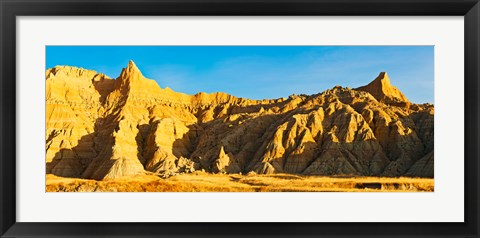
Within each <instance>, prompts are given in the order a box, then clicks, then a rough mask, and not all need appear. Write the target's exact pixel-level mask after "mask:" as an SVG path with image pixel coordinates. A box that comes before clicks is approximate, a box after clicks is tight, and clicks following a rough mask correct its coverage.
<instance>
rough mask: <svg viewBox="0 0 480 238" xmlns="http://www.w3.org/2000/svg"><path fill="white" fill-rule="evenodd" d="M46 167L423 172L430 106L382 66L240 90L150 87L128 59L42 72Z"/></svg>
mask: <svg viewBox="0 0 480 238" xmlns="http://www.w3.org/2000/svg"><path fill="white" fill-rule="evenodd" d="M46 87H47V89H46V104H47V110H46V124H47V125H46V126H47V130H46V163H47V166H46V169H47V173H52V174H55V175H58V176H64V177H79V178H91V179H97V180H106V179H114V178H118V177H122V176H130V175H135V174H140V173H158V174H168V173H178V172H191V171H194V170H199V169H203V170H205V171H207V172H212V173H249V172H251V171H253V172H255V173H259V174H270V173H293V174H304V175H325V176H413V177H433V167H434V155H433V149H434V143H433V135H434V134H433V133H434V124H433V122H434V121H433V120H434V119H433V118H434V106H433V105H430V104H414V103H411V102H409V101H408V99H407V98H406V97H405V96H404V95H403V94H402V93H401V92H400V90H398V89H397V88H396V87H394V86H392V85H391V84H390V80H389V78H388V75H387V74H386V73H384V72H382V73H380V75H379V76H378V77H377V78H376V79H375V80H374V81H372V82H371V83H370V84H368V85H366V86H363V87H359V88H357V89H350V88H343V87H340V86H336V87H334V88H333V89H329V90H326V91H324V92H322V93H319V94H315V95H291V96H290V97H289V98H280V99H275V100H249V99H244V98H238V97H234V96H232V95H228V94H225V93H213V94H206V93H198V94H195V95H187V94H182V93H177V92H174V91H173V90H171V89H169V88H160V87H159V86H158V85H157V83H156V82H155V81H153V80H150V79H147V78H145V77H144V76H143V75H142V73H141V72H140V70H139V69H138V68H137V66H136V65H135V64H134V63H133V62H132V61H130V62H129V64H128V66H127V67H126V68H124V69H123V70H122V73H121V75H120V76H119V77H118V78H117V79H111V78H108V77H107V76H105V75H104V74H100V73H97V72H95V71H91V70H86V69H81V68H76V67H70V66H57V67H54V68H51V69H48V70H47V71H46Z"/></svg>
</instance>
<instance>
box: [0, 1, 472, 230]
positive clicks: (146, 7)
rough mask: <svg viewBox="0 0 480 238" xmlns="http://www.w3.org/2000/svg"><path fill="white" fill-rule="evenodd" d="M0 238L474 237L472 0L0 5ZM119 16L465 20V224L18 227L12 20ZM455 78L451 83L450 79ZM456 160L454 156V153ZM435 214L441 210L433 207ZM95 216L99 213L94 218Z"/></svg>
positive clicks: (29, 225)
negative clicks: (391, 16) (42, 17)
mask: <svg viewBox="0 0 480 238" xmlns="http://www.w3.org/2000/svg"><path fill="white" fill-rule="evenodd" d="M0 12H1V13H0V14H1V39H0V47H1V52H2V53H1V62H0V72H1V86H0V90H1V95H0V105H1V108H0V113H1V117H0V136H1V144H0V156H1V157H0V180H1V183H0V199H1V200H0V211H1V214H0V234H1V237H116V236H121V237H200V236H202V237H227V236H235V237H280V236H282V237H300V236H306V237H397V238H399V237H479V220H480V219H479V210H478V208H479V200H480V199H479V176H478V174H479V172H480V169H479V163H478V159H479V154H478V152H479V150H478V147H479V141H478V135H479V130H480V123H479V122H480V121H479V99H480V98H479V90H480V88H479V66H480V64H479V57H480V47H479V44H480V39H479V38H480V24H479V23H480V3H479V2H478V0H301V1H294V0H275V1H269V0H243V1H239V0H233V1H232V0H230V1H227V0H175V1H172V0H142V1H134V0H102V1H91V0H71V1H60V0H17V1H13V0H0ZM60 15H62V16H92V15H105V16H125V15H137V16H146V15H197V16H205V15H214V16H219V15H242V16H249V15H257V16H258V15H266V16H273V15H275V16H292V15H329V16H330V15H342V16H343V15H351V16H367V15H369V16H378V15H395V16H419V15H425V16H438V15H442V16H443V15H448V16H464V19H465V24H464V27H465V79H464V80H465V91H464V95H465V127H464V128H465V138H464V139H465V154H464V158H465V222H462V223H41V222H38V223H37V222H35V223H25V222H17V221H16V187H15V186H16V185H15V184H16V182H15V179H16V164H15V162H16V128H17V124H16V120H17V118H16V17H17V16H60ZM452 80H458V79H452ZM459 157H461V155H459ZM439 209H441V208H439ZM100 215H101V214H100Z"/></svg>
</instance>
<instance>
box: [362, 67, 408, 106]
mask: <svg viewBox="0 0 480 238" xmlns="http://www.w3.org/2000/svg"><path fill="white" fill-rule="evenodd" d="M357 90H361V91H365V92H369V93H370V94H372V96H373V97H375V99H377V100H378V101H381V102H385V103H402V102H403V103H408V102H409V101H408V99H407V97H405V95H403V93H402V92H401V91H400V90H399V89H398V88H396V87H395V86H393V85H392V84H391V83H390V78H389V77H388V74H387V73H386V72H381V73H380V74H379V75H378V76H377V78H375V80H373V81H372V82H370V83H369V84H368V85H366V86H362V87H359V88H357Z"/></svg>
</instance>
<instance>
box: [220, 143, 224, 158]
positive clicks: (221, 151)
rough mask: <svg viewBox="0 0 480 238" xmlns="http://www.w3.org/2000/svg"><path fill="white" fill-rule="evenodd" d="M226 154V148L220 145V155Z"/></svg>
mask: <svg viewBox="0 0 480 238" xmlns="http://www.w3.org/2000/svg"><path fill="white" fill-rule="evenodd" d="M224 155H225V150H224V149H223V145H222V146H221V147H220V153H219V157H221V156H224Z"/></svg>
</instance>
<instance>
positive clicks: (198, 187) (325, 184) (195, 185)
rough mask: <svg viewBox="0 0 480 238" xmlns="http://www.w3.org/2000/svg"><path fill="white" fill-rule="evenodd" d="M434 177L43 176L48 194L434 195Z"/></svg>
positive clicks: (205, 174)
mask: <svg viewBox="0 0 480 238" xmlns="http://www.w3.org/2000/svg"><path fill="white" fill-rule="evenodd" d="M433 190H434V180H433V178H410V177H400V178H388V177H346V178H340V177H320V176H301V175H292V174H271V175H256V174H255V175H241V174H209V173H204V172H194V173H189V174H180V175H175V176H172V177H169V178H160V177H158V176H156V175H137V176H133V177H127V178H120V179H115V180H107V181H96V180H88V179H77V178H63V177H58V176H55V175H52V174H47V176H46V191H47V192H433Z"/></svg>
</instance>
